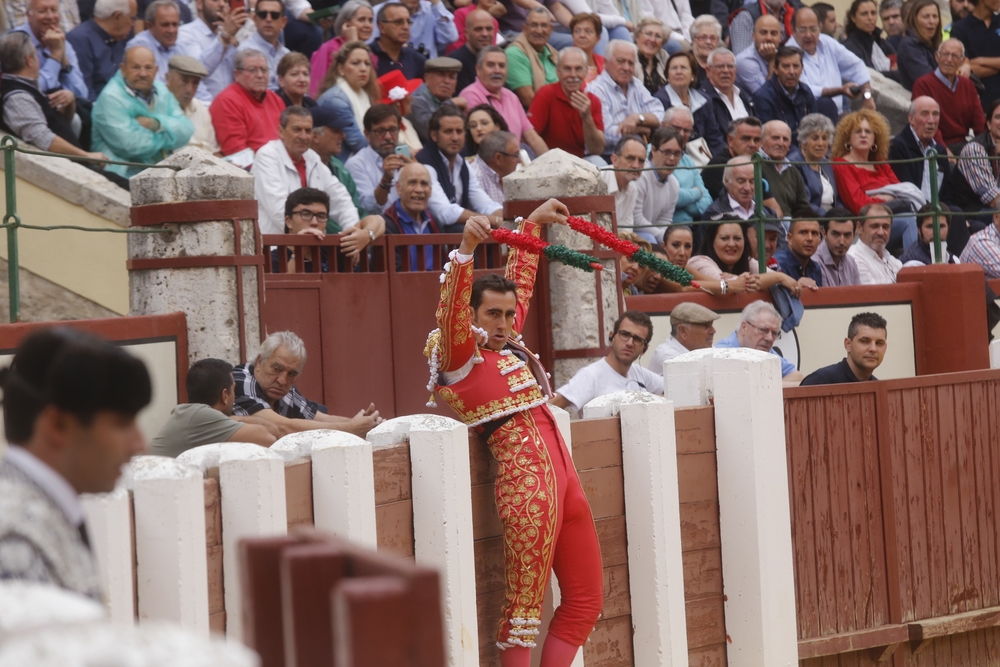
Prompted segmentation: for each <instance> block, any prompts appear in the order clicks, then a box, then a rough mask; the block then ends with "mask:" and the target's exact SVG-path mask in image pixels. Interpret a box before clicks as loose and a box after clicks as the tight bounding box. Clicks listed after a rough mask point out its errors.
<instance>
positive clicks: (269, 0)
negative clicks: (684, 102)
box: [258, 0, 285, 14]
mask: <svg viewBox="0 0 1000 667" xmlns="http://www.w3.org/2000/svg"><path fill="white" fill-rule="evenodd" d="M260 1H261V0H258V2H260ZM267 2H276V3H278V4H279V5H281V13H282V14H284V13H285V0H267Z"/></svg>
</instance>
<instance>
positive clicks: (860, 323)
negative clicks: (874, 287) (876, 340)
mask: <svg viewBox="0 0 1000 667" xmlns="http://www.w3.org/2000/svg"><path fill="white" fill-rule="evenodd" d="M861 327H870V328H872V329H882V330H883V331H885V330H886V326H885V318H884V317H882V316H881V315H879V314H878V313H858V314H857V315H855V316H854V317H852V318H851V323H850V324H849V325H848V326H847V337H848V338H850V339H851V340H854V337H855V336H857V335H858V329H859V328H861Z"/></svg>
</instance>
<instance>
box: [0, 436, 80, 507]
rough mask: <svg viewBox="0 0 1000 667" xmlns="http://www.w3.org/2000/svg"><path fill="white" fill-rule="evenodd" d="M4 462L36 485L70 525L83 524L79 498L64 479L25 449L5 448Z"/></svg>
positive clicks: (12, 446) (13, 446)
mask: <svg viewBox="0 0 1000 667" xmlns="http://www.w3.org/2000/svg"><path fill="white" fill-rule="evenodd" d="M4 460H6V461H8V462H9V463H10V464H12V465H13V466H14V467H15V468H17V469H18V470H20V471H21V472H22V473H24V475H25V477H27V478H28V479H30V480H31V481H32V482H34V483H35V484H37V485H38V486H39V488H41V489H42V491H44V492H45V495H47V496H48V497H49V498H51V499H52V502H54V503H55V504H56V506H57V507H58V508H59V509H60V510H61V511H62V513H63V514H65V515H66V520H67V521H69V523H70V525H72V526H79V525H81V524H82V523H83V505H81V504H80V496H79V494H77V492H76V489H74V488H73V487H72V486H71V485H70V483H69V482H67V481H66V478H65V477H63V476H62V475H60V474H59V473H57V472H56V471H55V470H53V469H52V468H50V467H49V465H48V464H47V463H45V462H44V461H42V460H41V459H39V458H38V457H37V456H35V455H34V454H32V453H31V452H29V451H28V450H27V449H25V448H24V447H18V446H17V445H10V446H8V447H7V453H6V454H4Z"/></svg>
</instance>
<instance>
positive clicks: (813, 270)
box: [774, 208, 823, 289]
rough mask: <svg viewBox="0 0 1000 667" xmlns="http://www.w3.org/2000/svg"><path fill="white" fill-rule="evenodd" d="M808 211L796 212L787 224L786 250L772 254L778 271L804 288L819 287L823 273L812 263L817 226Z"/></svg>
mask: <svg viewBox="0 0 1000 667" xmlns="http://www.w3.org/2000/svg"><path fill="white" fill-rule="evenodd" d="M816 218H817V216H816V212H815V211H814V210H812V209H811V208H807V209H802V210H799V211H796V212H795V213H794V214H793V218H792V221H791V222H790V223H789V225H788V247H787V248H784V249H782V250H779V251H778V252H776V253H774V259H775V261H777V262H778V270H779V271H781V272H782V273H785V274H787V275H790V276H791V277H792V278H795V279H796V280H797V281H799V285H800V286H801V287H802V288H805V289H816V288H817V287H822V286H823V271H822V269H820V268H819V264H817V263H816V262H814V261H813V259H812V256H813V255H814V254H816V249H817V248H819V244H820V241H822V240H823V238H822V234H821V233H820V225H819V222H818V221H817V220H816Z"/></svg>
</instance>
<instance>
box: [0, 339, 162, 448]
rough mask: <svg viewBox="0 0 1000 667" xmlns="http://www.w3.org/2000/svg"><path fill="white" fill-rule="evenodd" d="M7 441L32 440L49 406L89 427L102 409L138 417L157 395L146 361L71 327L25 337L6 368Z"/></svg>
mask: <svg viewBox="0 0 1000 667" xmlns="http://www.w3.org/2000/svg"><path fill="white" fill-rule="evenodd" d="M0 387H2V388H3V418H4V433H5V435H6V436H7V441H8V442H10V443H14V444H22V443H25V442H27V441H29V440H31V438H32V436H33V435H34V430H35V420H36V419H37V418H38V415H39V414H41V412H42V410H43V409H44V408H45V407H46V406H49V405H52V406H55V407H56V408H58V409H60V410H62V411H64V412H68V413H69V414H71V415H73V416H74V417H76V418H77V419H78V420H79V421H80V422H81V423H82V424H83V425H84V426H89V425H90V424H91V422H93V420H94V417H96V416H97V413H98V412H104V411H112V412H117V413H121V414H123V415H128V416H130V417H133V416H135V415H136V414H137V413H138V412H139V410H141V409H142V408H144V407H146V405H148V404H149V401H150V400H151V399H152V395H153V389H152V384H151V382H150V379H149V371H147V370H146V365H145V364H144V363H143V362H142V361H141V360H139V359H138V358H136V357H133V356H132V355H131V354H129V353H128V352H126V351H125V350H124V349H123V348H121V347H118V346H117V345H114V344H112V343H109V342H108V341H106V340H103V339H101V338H97V337H96V336H93V335H91V334H88V333H84V332H82V331H79V330H77V329H70V328H68V327H55V328H51V329H43V330H42V331H37V332H35V333H33V334H31V335H29V336H28V337H27V338H25V339H24V340H23V341H22V342H21V345H20V346H19V347H18V349H17V352H16V353H15V354H14V360H13V361H12V362H11V364H10V366H9V367H7V368H5V369H3V370H2V371H0Z"/></svg>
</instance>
